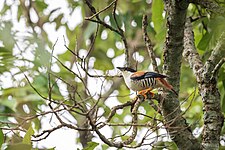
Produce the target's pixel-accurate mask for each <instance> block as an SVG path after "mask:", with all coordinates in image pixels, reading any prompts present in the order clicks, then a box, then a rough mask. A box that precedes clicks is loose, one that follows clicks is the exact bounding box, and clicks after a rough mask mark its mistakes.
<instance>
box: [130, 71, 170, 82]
mask: <svg viewBox="0 0 225 150" xmlns="http://www.w3.org/2000/svg"><path fill="white" fill-rule="evenodd" d="M166 77H167V76H165V75H162V74H159V73H155V72H145V71H138V72H135V73H133V74H132V75H131V77H130V78H131V79H132V80H141V79H144V78H166Z"/></svg>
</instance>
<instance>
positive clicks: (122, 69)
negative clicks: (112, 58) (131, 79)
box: [116, 67, 136, 72]
mask: <svg viewBox="0 0 225 150" xmlns="http://www.w3.org/2000/svg"><path fill="white" fill-rule="evenodd" d="M116 68H117V69H119V70H121V71H129V72H136V70H134V69H132V68H129V67H116Z"/></svg>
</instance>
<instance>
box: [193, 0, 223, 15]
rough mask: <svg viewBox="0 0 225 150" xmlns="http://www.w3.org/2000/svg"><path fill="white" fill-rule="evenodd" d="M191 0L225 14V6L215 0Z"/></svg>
mask: <svg viewBox="0 0 225 150" xmlns="http://www.w3.org/2000/svg"><path fill="white" fill-rule="evenodd" d="M189 2H190V3H193V4H197V5H200V6H201V7H203V8H206V9H208V10H210V11H212V12H214V13H218V14H225V8H224V7H222V6H220V5H219V4H218V3H216V1H215V0H189Z"/></svg>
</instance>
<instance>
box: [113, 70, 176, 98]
mask: <svg viewBox="0 0 225 150" xmlns="http://www.w3.org/2000/svg"><path fill="white" fill-rule="evenodd" d="M117 69H119V70H120V71H121V72H122V75H123V78H124V80H125V84H126V85H127V87H128V88H129V89H131V90H133V91H136V92H138V95H143V96H144V97H145V99H146V98H147V96H146V94H147V93H148V92H150V94H151V96H154V93H152V92H151V91H152V90H153V89H156V88H159V87H163V88H166V89H168V90H170V91H172V92H173V93H174V94H176V95H177V96H178V93H177V92H176V91H175V90H174V88H173V86H172V85H171V84H169V83H168V82H167V81H166V80H165V78H167V76H166V75H162V74H159V73H156V72H148V71H136V70H135V69H132V68H129V67H117Z"/></svg>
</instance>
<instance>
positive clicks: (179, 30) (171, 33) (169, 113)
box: [161, 0, 200, 150]
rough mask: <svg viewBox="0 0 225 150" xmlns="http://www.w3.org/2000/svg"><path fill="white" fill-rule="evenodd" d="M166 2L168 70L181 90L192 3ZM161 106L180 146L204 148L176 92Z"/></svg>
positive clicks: (170, 81) (166, 57) (182, 0)
mask: <svg viewBox="0 0 225 150" xmlns="http://www.w3.org/2000/svg"><path fill="white" fill-rule="evenodd" d="M165 5H166V10H167V13H168V18H167V25H168V34H167V39H166V46H165V49H164V73H165V74H166V75H167V76H169V79H168V81H169V83H171V84H172V85H173V86H174V88H175V91H177V92H178V89H179V82H180V66H181V60H182V52H183V37H184V26H185V21H186V12H187V7H188V3H187V1H185V0H165ZM174 64H176V65H174ZM161 107H162V110H163V115H164V117H165V120H166V122H167V129H168V131H169V134H170V136H171V138H172V139H173V141H174V142H175V143H176V144H177V146H178V148H179V149H185V150H187V149H200V143H199V142H198V141H197V140H196V139H195V137H194V136H193V135H192V132H191V130H190V129H189V127H188V125H187V124H186V120H185V119H184V118H183V117H182V112H181V110H180V104H179V100H178V97H177V96H176V95H174V94H173V93H169V94H167V95H166V96H165V98H164V100H163V102H162V103H161Z"/></svg>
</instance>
